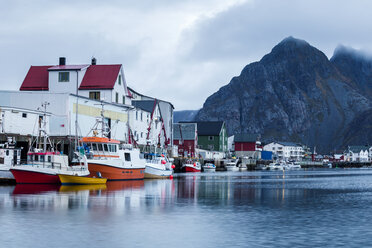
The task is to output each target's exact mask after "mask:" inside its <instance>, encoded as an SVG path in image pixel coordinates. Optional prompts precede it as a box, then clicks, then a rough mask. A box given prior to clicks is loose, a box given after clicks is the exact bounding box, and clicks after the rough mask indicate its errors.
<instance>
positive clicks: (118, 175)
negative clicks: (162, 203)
mask: <svg viewBox="0 0 372 248" xmlns="http://www.w3.org/2000/svg"><path fill="white" fill-rule="evenodd" d="M81 142H82V143H83V144H84V146H85V148H86V151H87V162H88V169H89V171H90V176H91V177H93V176H95V175H97V173H101V175H102V177H104V178H107V179H108V180H136V179H143V178H144V177H145V167H146V164H145V160H144V159H141V158H140V152H139V150H138V149H136V148H133V146H131V145H129V144H122V145H120V142H119V141H118V140H114V139H110V138H107V137H84V138H82V139H81Z"/></svg>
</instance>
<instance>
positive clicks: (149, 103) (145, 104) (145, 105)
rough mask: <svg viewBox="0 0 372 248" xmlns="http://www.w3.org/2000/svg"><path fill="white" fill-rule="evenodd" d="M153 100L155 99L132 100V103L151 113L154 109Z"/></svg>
mask: <svg viewBox="0 0 372 248" xmlns="http://www.w3.org/2000/svg"><path fill="white" fill-rule="evenodd" d="M154 102H155V100H136V101H134V100H133V101H132V105H133V106H135V107H136V108H139V109H142V110H144V111H147V112H150V113H152V111H153V110H154Z"/></svg>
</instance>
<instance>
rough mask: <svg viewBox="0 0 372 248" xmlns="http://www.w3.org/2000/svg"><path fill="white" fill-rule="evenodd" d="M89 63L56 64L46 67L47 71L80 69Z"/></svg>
mask: <svg viewBox="0 0 372 248" xmlns="http://www.w3.org/2000/svg"><path fill="white" fill-rule="evenodd" d="M88 66H89V65H56V66H52V67H49V68H48V71H66V70H81V69H83V68H87V67H88Z"/></svg>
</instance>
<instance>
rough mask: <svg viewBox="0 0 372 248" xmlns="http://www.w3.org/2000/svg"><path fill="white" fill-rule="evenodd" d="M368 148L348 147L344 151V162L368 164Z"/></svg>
mask: <svg viewBox="0 0 372 248" xmlns="http://www.w3.org/2000/svg"><path fill="white" fill-rule="evenodd" d="M369 150H370V147H369V146H348V148H347V150H346V151H345V154H344V155H345V160H346V161H348V162H368V161H369Z"/></svg>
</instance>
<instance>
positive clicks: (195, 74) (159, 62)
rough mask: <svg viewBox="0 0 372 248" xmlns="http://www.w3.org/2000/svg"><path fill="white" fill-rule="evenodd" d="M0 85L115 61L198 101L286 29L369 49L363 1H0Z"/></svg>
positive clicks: (138, 80) (191, 105)
mask: <svg viewBox="0 0 372 248" xmlns="http://www.w3.org/2000/svg"><path fill="white" fill-rule="evenodd" d="M0 3H1V8H0V16H1V22H0V51H1V53H0V86H1V89H3V90H18V89H19V87H20V85H21V83H22V81H23V79H24V77H25V76H26V73H27V71H28V69H29V67H30V66H31V65H54V64H58V57H61V56H65V57H66V58H67V64H87V63H90V60H91V58H92V56H94V57H96V58H97V63H98V64H123V66H124V73H125V76H126V80H127V83H128V85H129V86H130V87H132V88H133V89H135V90H136V91H138V92H140V93H143V94H147V95H150V96H154V97H157V98H160V99H163V100H167V101H170V102H172V103H173V104H174V106H175V108H176V110H184V109H199V108H200V107H202V105H203V103H204V101H205V100H206V98H207V97H208V96H209V95H211V94H212V93H214V92H216V91H217V90H218V89H219V88H220V87H221V86H223V85H226V84H227V83H229V82H230V80H231V78H232V77H233V76H237V75H239V74H240V72H241V70H242V69H243V67H244V66H245V65H247V64H249V63H251V62H254V61H257V60H259V59H261V57H262V56H263V55H265V54H266V53H268V52H270V50H271V49H272V47H273V46H275V45H276V44H277V43H279V42H280V41H281V40H282V39H284V38H285V37H287V36H294V37H295V38H299V39H304V40H306V41H308V42H309V43H310V44H311V45H313V46H315V47H317V48H318V49H320V50H321V51H323V52H324V53H325V54H326V55H327V56H328V57H331V56H332V54H333V51H334V49H335V48H336V47H337V46H338V45H339V44H343V45H345V46H350V47H353V48H356V49H361V50H364V51H366V52H371V51H372V14H371V9H372V1H368V0H364V1H363V0H354V1H341V0H331V1H325V0H311V1H308V0H277V1H276V0H261V1H259V0H257V1H255V0H197V1H193V0H179V1H178V0H156V1H153V0H105V1H102V0H99V1H98V0H83V1H78V0H64V1H51V0H33V1H28V0H25V1H17V0H13V1H4V0H0Z"/></svg>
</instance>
